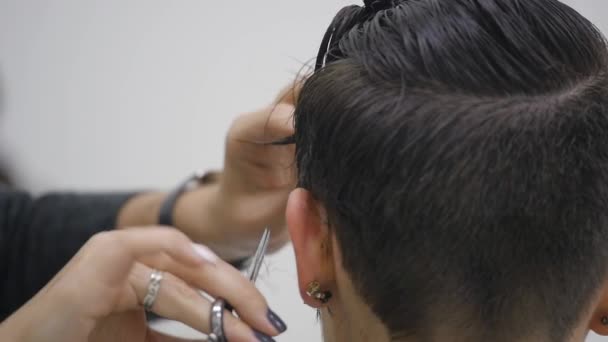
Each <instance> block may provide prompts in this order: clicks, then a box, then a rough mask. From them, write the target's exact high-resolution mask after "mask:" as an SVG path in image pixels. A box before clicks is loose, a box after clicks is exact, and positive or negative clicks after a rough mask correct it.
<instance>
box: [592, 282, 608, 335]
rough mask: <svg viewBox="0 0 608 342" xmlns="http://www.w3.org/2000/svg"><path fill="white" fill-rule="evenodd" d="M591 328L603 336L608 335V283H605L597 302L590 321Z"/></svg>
mask: <svg viewBox="0 0 608 342" xmlns="http://www.w3.org/2000/svg"><path fill="white" fill-rule="evenodd" d="M589 329H591V330H593V331H594V332H595V333H596V334H598V335H601V336H608V284H605V285H604V289H602V292H601V295H600V297H599V298H598V301H597V302H596V309H595V312H594V313H593V315H592V316H591V320H590V322H589Z"/></svg>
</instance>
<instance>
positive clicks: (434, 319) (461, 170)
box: [294, 0, 608, 341]
mask: <svg viewBox="0 0 608 342" xmlns="http://www.w3.org/2000/svg"><path fill="white" fill-rule="evenodd" d="M366 2H367V4H366V6H365V7H359V6H349V7H346V8H344V9H343V10H342V11H340V13H339V14H338V15H337V16H336V18H335V19H334V21H333V23H332V25H331V27H330V28H329V30H328V33H327V35H326V37H325V39H324V40H323V45H322V48H321V51H320V53H319V58H318V64H317V67H318V68H317V70H316V71H315V72H314V73H313V74H312V75H311V77H310V78H308V79H307V80H306V82H305V84H304V85H303V88H302V90H301V93H300V96H299V100H298V102H297V106H296V112H295V135H294V140H295V143H296V156H297V157H296V158H297V167H298V178H299V185H300V186H301V187H303V188H306V189H308V190H310V191H311V192H312V194H313V195H314V196H315V198H317V199H318V200H319V201H320V202H321V203H322V204H323V205H324V206H325V207H326V209H327V211H328V215H329V220H330V225H331V227H332V229H333V230H335V233H336V235H337V239H338V242H339V244H340V246H341V249H342V253H343V260H344V267H345V269H346V270H347V271H348V272H349V274H350V276H351V277H352V279H353V282H354V284H355V286H356V288H357V290H358V291H359V293H360V295H361V296H362V298H363V299H364V300H365V301H366V302H367V303H368V304H369V305H370V307H371V308H372V309H373V311H374V312H375V313H376V314H377V315H378V316H379V318H380V319H381V320H382V321H383V322H384V324H385V325H386V326H387V327H388V329H389V330H390V332H391V334H392V335H393V336H394V337H395V338H400V337H402V336H406V335H408V336H418V337H420V338H422V340H424V338H425V337H429V336H428V335H427V334H429V332H430V331H432V330H433V329H432V327H434V326H443V327H446V326H447V327H454V328H462V329H463V330H464V331H468V330H470V332H469V333H470V334H469V335H467V336H472V337H471V338H470V339H467V340H483V341H503V340H504V341H513V340H517V339H518V338H524V337H530V336H539V335H540V336H543V339H546V340H550V341H563V340H564V339H565V338H566V336H568V335H569V334H570V333H571V332H572V330H573V328H574V327H575V324H576V323H577V322H579V319H581V318H582V314H583V313H584V311H585V310H586V309H588V307H589V305H590V304H591V299H592V298H593V296H594V295H596V294H597V291H598V290H599V287H600V285H601V284H602V282H603V281H604V280H605V279H606V276H607V270H608V76H607V66H608V52H607V48H606V42H605V40H604V38H603V36H602V34H601V33H600V32H599V31H598V30H597V29H596V27H594V26H593V24H591V23H590V22H589V21H588V20H586V19H585V18H583V17H582V16H581V15H580V14H579V13H577V12H576V11H575V10H573V9H572V8H570V7H568V6H566V5H565V4H563V3H561V2H559V1H556V0H409V1H366ZM455 308H456V309H455ZM467 327H468V328H467ZM539 340H541V339H539Z"/></svg>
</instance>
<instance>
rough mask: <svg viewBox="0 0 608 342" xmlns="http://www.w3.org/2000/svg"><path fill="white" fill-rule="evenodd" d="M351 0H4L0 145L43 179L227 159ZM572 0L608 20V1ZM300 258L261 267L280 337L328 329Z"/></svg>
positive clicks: (68, 185)
mask: <svg viewBox="0 0 608 342" xmlns="http://www.w3.org/2000/svg"><path fill="white" fill-rule="evenodd" d="M354 1H355V0H331V1H328V0H308V1H296V0H265V1H251V0H233V1H210V0H174V1H169V0H103V1H101V0H97V1H94V0H88V1H86V0H54V1H49V0H0V84H1V85H2V88H3V93H4V94H3V98H4V99H3V101H2V104H1V105H0V106H1V110H2V113H3V114H4V115H2V117H1V118H0V119H1V120H0V150H1V151H3V152H5V153H7V154H8V156H9V157H10V160H11V163H12V165H14V167H15V171H16V175H17V178H18V182H19V183H20V184H21V185H23V186H25V187H27V188H28V189H30V190H32V191H35V192H39V191H46V190H51V189H78V190H108V189H139V188H167V187H171V186H173V185H174V184H176V182H178V181H179V180H181V179H182V178H183V177H184V176H185V175H188V174H189V173H190V172H191V171H192V170H195V169H199V168H216V167H219V166H221V163H222V153H223V148H222V146H223V139H224V133H225V132H226V130H227V128H228V125H229V124H230V122H231V120H232V119H233V118H234V117H235V116H236V115H237V114H239V113H241V112H244V111H248V110H252V109H255V108H257V107H259V106H261V105H264V104H265V103H267V102H268V101H269V100H271V99H272V98H273V96H274V94H275V92H276V91H277V90H278V89H279V88H280V87H281V86H282V85H283V84H285V83H286V82H288V81H289V80H290V79H291V78H292V76H293V75H294V74H295V73H297V72H298V70H299V69H300V67H301V66H302V63H303V62H305V61H308V60H309V59H310V58H312V57H314V56H315V54H316V49H317V46H318V43H319V41H320V39H321V36H322V34H323V32H324V30H325V28H326V27H327V25H328V24H329V21H330V19H331V18H332V17H333V15H334V14H335V13H336V11H337V10H338V9H339V8H341V7H342V6H344V5H346V4H350V3H353V2H354ZM359 2H362V1H359ZM566 2H567V3H569V4H571V5H573V6H574V7H575V8H577V9H579V10H580V11H581V12H582V13H583V14H585V15H586V16H587V17H588V18H590V19H591V20H592V21H593V22H595V23H596V24H597V25H598V26H599V27H600V28H601V29H602V30H603V31H604V32H608V18H606V17H605V16H604V15H603V14H604V13H608V12H607V10H608V2H607V1H605V0H570V1H566ZM292 259H293V255H292V252H291V250H290V249H289V248H286V249H285V250H283V251H282V252H280V253H279V254H277V255H276V256H274V257H272V258H269V259H268V266H269V267H268V272H266V273H265V274H262V276H261V277H262V279H261V280H260V284H261V287H262V290H263V291H264V292H265V293H266V294H267V295H268V297H269V301H270V302H271V304H272V306H273V307H274V308H275V309H276V311H278V312H279V313H280V314H281V315H282V316H283V317H284V318H285V319H286V321H287V322H288V324H289V326H290V329H289V331H288V332H287V333H286V334H285V335H284V336H282V337H280V338H279V339H278V340H279V341H294V342H309V341H320V334H319V332H318V330H319V327H318V325H317V324H316V323H315V315H314V312H312V311H311V310H309V309H307V308H305V307H304V306H303V305H302V304H301V300H300V299H299V297H298V294H297V290H296V282H295V280H296V276H295V269H294V267H293V261H292ZM604 340H605V339H600V338H598V337H591V338H590V341H604Z"/></svg>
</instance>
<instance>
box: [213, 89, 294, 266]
mask: <svg viewBox="0 0 608 342" xmlns="http://www.w3.org/2000/svg"><path fill="white" fill-rule="evenodd" d="M295 96H296V92H295V91H294V86H293V85H291V86H289V87H287V88H285V90H283V91H282V92H281V93H280V94H279V96H278V97H277V100H276V101H275V102H273V103H272V104H271V105H269V106H268V107H267V108H264V109H262V110H259V111H256V112H252V113H247V114H244V115H241V116H240V117H238V118H237V119H236V120H235V121H234V122H233V124H232V126H231V128H230V130H229V132H228V134H227V137H226V155H225V162H224V171H223V173H222V175H221V177H220V180H219V191H218V202H217V204H218V205H217V212H218V213H219V215H221V216H220V217H221V219H220V220H219V221H221V222H223V224H221V225H219V226H217V229H216V230H215V231H214V232H215V238H213V239H211V241H220V243H219V244H215V243H213V242H211V243H210V246H211V247H212V248H213V249H214V250H216V251H217V252H218V253H219V254H220V255H222V256H229V257H228V258H229V259H230V258H239V257H247V256H250V255H251V254H252V253H253V251H254V250H255V247H256V245H257V243H258V242H259V239H260V237H261V234H262V230H263V229H264V227H266V226H269V227H270V228H271V230H272V234H271V242H270V247H269V249H270V250H271V251H272V250H276V249H278V248H279V247H281V246H283V245H284V244H285V243H286V242H287V241H288V234H287V231H286V229H285V219H284V217H285V205H286V202H287V197H288V195H289V192H290V191H291V190H292V189H293V188H294V187H295V161H294V146H293V145H271V144H269V143H271V142H273V141H276V140H279V139H283V138H286V137H290V136H291V135H292V134H293V132H294V127H293V118H292V115H293V112H294V103H295ZM222 241H223V243H222Z"/></svg>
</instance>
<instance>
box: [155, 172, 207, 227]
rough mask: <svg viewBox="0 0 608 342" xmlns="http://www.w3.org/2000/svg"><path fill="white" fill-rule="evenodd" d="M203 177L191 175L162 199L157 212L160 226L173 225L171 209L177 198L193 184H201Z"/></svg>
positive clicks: (172, 209) (173, 207) (173, 208)
mask: <svg viewBox="0 0 608 342" xmlns="http://www.w3.org/2000/svg"><path fill="white" fill-rule="evenodd" d="M203 178H204V176H200V175H192V176H190V177H188V179H186V180H185V181H183V182H182V183H181V184H180V185H179V186H178V187H177V188H175V189H174V190H173V191H171V192H170V193H169V194H168V195H167V198H165V200H164V201H163V204H162V205H161V206H160V210H159V212H158V224H160V225H161V226H173V225H174V224H175V222H174V220H173V211H174V210H175V203H177V199H178V198H179V196H181V194H183V193H184V192H186V190H188V189H189V188H190V187H191V186H192V185H193V184H195V185H199V184H201V183H202V179H203Z"/></svg>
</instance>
